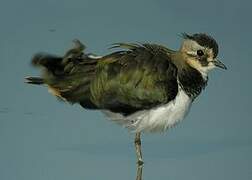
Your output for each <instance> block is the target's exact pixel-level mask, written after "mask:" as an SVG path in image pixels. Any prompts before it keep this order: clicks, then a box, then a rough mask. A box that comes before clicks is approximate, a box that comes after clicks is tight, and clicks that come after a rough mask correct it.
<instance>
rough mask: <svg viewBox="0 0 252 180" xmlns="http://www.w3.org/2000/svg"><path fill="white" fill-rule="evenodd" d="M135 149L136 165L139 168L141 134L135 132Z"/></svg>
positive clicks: (140, 161) (141, 161)
mask: <svg viewBox="0 0 252 180" xmlns="http://www.w3.org/2000/svg"><path fill="white" fill-rule="evenodd" d="M135 148H136V156H137V164H138V165H139V166H141V165H143V158H142V150H141V133H140V132H137V133H136V136H135Z"/></svg>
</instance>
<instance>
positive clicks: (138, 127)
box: [103, 88, 192, 132]
mask: <svg viewBox="0 0 252 180" xmlns="http://www.w3.org/2000/svg"><path fill="white" fill-rule="evenodd" d="M191 102H192V101H191V99H190V97H189V96H188V95H187V94H186V93H185V92H184V91H183V90H182V89H181V88H179V92H178V94H177V96H176V97H175V99H174V100H173V101H170V102H169V103H167V104H164V105H160V106H157V107H155V108H152V109H149V110H142V111H138V112H136V113H134V114H131V115H129V116H123V115H121V114H119V113H113V112H111V111H107V110H106V111H103V112H104V113H105V114H106V115H107V116H109V117H110V119H111V120H113V121H115V122H117V123H119V124H122V125H123V126H125V127H127V128H129V129H130V130H132V131H135V132H141V131H145V132H161V131H164V130H166V129H168V128H170V127H173V126H174V125H176V124H177V123H178V122H179V121H181V120H182V119H184V117H185V116H186V115H187V113H188V111H189V109H190V106H191Z"/></svg>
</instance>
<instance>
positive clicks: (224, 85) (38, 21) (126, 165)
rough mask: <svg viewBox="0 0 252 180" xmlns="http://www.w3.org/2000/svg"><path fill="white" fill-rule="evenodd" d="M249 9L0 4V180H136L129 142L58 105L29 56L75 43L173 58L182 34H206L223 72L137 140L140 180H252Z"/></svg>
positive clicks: (223, 1) (159, 1) (86, 1)
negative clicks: (156, 51) (170, 52)
mask: <svg viewBox="0 0 252 180" xmlns="http://www.w3.org/2000/svg"><path fill="white" fill-rule="evenodd" d="M251 7H252V3H251V1H248V0H247V1H246V0H241V1H235V0H211V1H210V0H208V1H200V0H192V1H181V0H176V1H175V0H174V1H166V0H156V1H151V0H139V1H135V0H127V1H126V0H124V1H119V0H106V1H98V0H72V1H68V0H43V1H42V0H39V1H37V0H23V1H18V0H1V5H0V22H1V26H0V82H1V83H0V87H1V88H0V92H1V93H0V179H1V180H34V179H36V180H69V179H71V180H84V179H95V180H98V179H109V180H116V179H121V180H132V179H135V173H136V172H135V152H134V147H133V137H134V136H133V135H132V134H130V133H128V132H127V130H125V129H123V128H122V127H120V126H117V125H115V124H113V123H111V122H109V121H108V120H106V119H105V118H104V116H103V115H102V114H101V113H100V112H97V111H86V110H83V109H82V108H81V107H79V106H78V105H73V106H72V105H70V104H64V103H62V102H59V101H57V100H56V98H54V97H52V96H51V95H49V94H48V92H47V90H46V88H44V87H37V86H29V85H27V84H24V83H23V81H24V77H25V76H27V75H38V72H37V71H36V70H35V69H33V68H32V67H31V66H30V64H29V62H30V59H31V56H32V55H33V54H34V53H36V52H38V51H45V52H50V53H56V54H59V55H60V54H62V53H64V52H65V50H67V49H68V48H70V47H71V46H72V43H71V41H72V39H74V38H79V39H80V40H81V41H83V42H84V43H85V44H86V45H87V46H88V51H89V52H94V53H97V54H101V55H103V54H106V53H109V52H110V51H109V50H107V48H108V47H109V44H111V43H114V42H122V41H126V42H155V43H160V44H163V45H166V46H169V47H171V48H174V49H177V48H179V45H180V40H181V38H180V37H179V33H181V32H188V33H193V32H206V33H209V34H211V35H212V36H214V37H215V38H216V39H217V40H218V42H219V45H220V53H219V58H220V59H222V61H223V62H224V63H225V64H226V65H227V67H228V70H227V71H221V70H215V71H213V72H212V73H211V74H210V81H209V85H208V87H207V88H206V90H205V91H204V92H203V94H202V95H201V96H200V97H199V98H198V99H197V100H196V101H195V102H194V106H193V107H192V109H191V112H190V114H189V115H188V117H187V118H186V119H185V120H184V121H183V122H182V123H181V124H179V125H178V126H177V127H176V128H174V129H171V130H170V131H169V132H167V133H165V134H146V135H144V136H143V152H144V160H145V162H146V163H145V166H144V179H145V180H154V179H155V180H156V179H176V180H177V179H186V180H197V179H204V180H208V179H209V180H210V179H211V180H212V179H215V180H223V179H228V180H237V179H242V180H251V179H252V171H251V167H252V153H251V152H252V130H251V129H252V118H251V111H252V109H251V100H252V97H251V92H252V83H251V66H252V60H251V40H252V38H251V31H252V25H251V17H252V13H251Z"/></svg>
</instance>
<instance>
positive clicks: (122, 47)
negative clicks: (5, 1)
mask: <svg viewBox="0 0 252 180" xmlns="http://www.w3.org/2000/svg"><path fill="white" fill-rule="evenodd" d="M181 37H182V42H181V46H180V48H179V49H178V50H172V49H170V48H168V47H165V46H163V45H159V44H155V43H114V44H112V46H111V49H112V50H114V51H113V52H112V53H108V54H106V55H103V56H98V55H95V54H91V53H86V52H85V48H86V46H85V45H83V44H82V43H81V42H80V41H79V40H75V41H74V42H75V46H74V47H73V48H72V49H70V50H69V51H67V53H66V54H65V55H64V56H57V55H52V54H48V53H37V54H35V55H34V56H33V58H32V61H31V63H32V65H33V66H35V67H38V68H40V69H41V70H42V73H41V76H40V77H33V76H29V77H26V82H27V83H29V84H35V85H45V86H47V87H48V91H49V92H50V93H51V94H53V95H54V96H56V97H57V98H58V99H60V100H62V101H65V102H68V103H70V104H75V103H78V104H80V106H82V107H83V108H85V109H89V110H100V111H101V112H102V113H104V114H105V115H106V116H107V117H109V119H110V120H112V121H114V122H116V123H118V124H120V125H122V126H124V127H125V128H127V129H129V130H130V131H131V132H133V133H135V141H134V143H135V151H136V156H137V163H138V164H139V165H142V164H143V158H142V150H141V133H148V132H164V131H166V130H168V129H170V128H172V127H174V126H175V125H176V124H178V123H179V122H180V121H182V120H183V119H184V118H185V117H186V115H187V114H188V112H189V110H190V107H191V105H192V103H193V101H194V100H195V99H196V98H197V97H198V96H199V95H200V93H201V92H202V91H203V90H204V89H205V87H206V86H207V82H208V74H209V72H210V71H211V70H212V69H214V68H215V67H219V68H222V69H227V67H226V66H225V65H224V64H223V63H222V62H221V61H220V60H219V59H218V58H217V55H218V52H219V47H218V43H217V42H216V40H215V39H214V38H213V37H212V36H210V35H208V34H206V33H194V34H188V33H182V35H181Z"/></svg>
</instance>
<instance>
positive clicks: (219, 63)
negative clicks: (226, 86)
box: [213, 59, 227, 69]
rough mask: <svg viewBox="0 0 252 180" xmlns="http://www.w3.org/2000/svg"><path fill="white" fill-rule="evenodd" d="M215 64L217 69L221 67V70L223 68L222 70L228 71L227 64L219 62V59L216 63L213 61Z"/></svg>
mask: <svg viewBox="0 0 252 180" xmlns="http://www.w3.org/2000/svg"><path fill="white" fill-rule="evenodd" d="M213 63H214V65H215V66H216V67H219V68H221V69H227V67H226V66H225V64H223V63H222V62H221V61H219V60H218V59H215V60H214V61H213Z"/></svg>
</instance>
